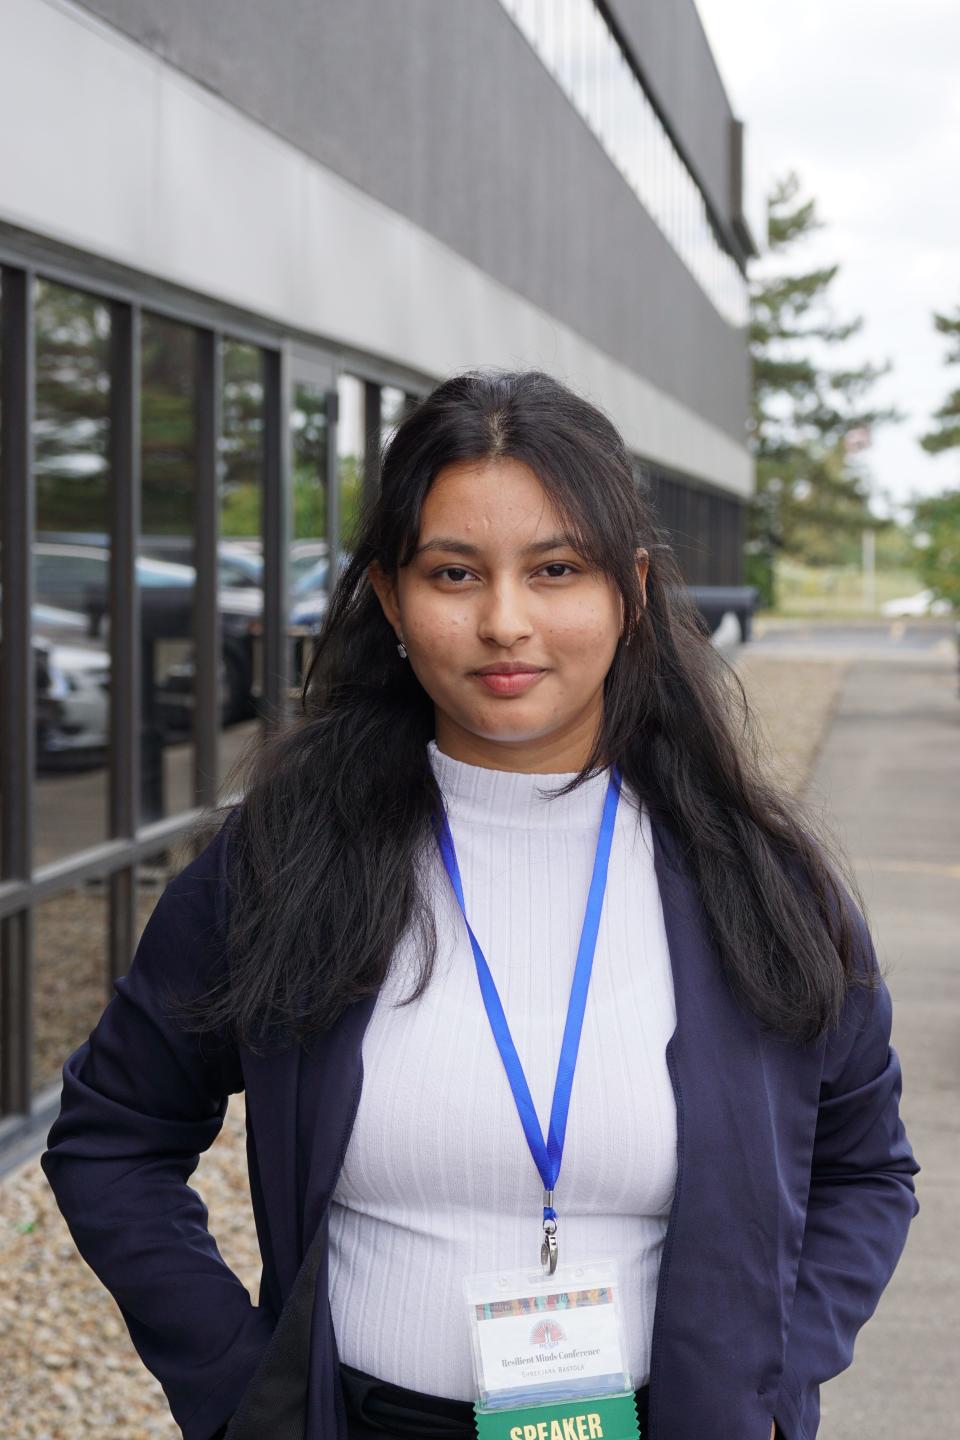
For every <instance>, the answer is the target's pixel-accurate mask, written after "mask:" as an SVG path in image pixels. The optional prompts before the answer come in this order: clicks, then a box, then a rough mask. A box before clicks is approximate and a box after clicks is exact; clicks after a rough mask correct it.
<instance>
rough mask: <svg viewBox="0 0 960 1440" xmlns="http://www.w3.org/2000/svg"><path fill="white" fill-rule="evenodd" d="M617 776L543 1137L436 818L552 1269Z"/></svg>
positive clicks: (446, 830) (444, 829)
mask: <svg viewBox="0 0 960 1440" xmlns="http://www.w3.org/2000/svg"><path fill="white" fill-rule="evenodd" d="M620 785H621V776H620V771H619V768H618V767H617V766H616V765H614V766H613V767H612V769H611V772H610V783H609V785H608V786H607V794H606V799H605V800H604V804H603V817H602V819H601V821H600V834H599V836H598V838H597V850H596V855H595V856H594V861H593V876H592V878H591V880H590V891H589V894H588V896H587V908H586V911H585V912H584V916H583V928H582V930H581V933H580V948H579V950H578V951H577V963H576V966H575V968H574V972H573V984H572V985H571V987H570V1000H569V1003H568V1005H567V1019H566V1023H565V1025H564V1028H563V1041H562V1043H561V1046H560V1060H559V1063H558V1065H557V1078H556V1082H555V1084H554V1090H553V1105H552V1107H551V1110H550V1129H549V1133H548V1136H547V1140H546V1142H545V1141H544V1138H543V1131H542V1130H541V1128H540V1121H539V1119H538V1117H537V1112H536V1109H535V1108H534V1104H533V1098H532V1096H531V1094H530V1087H529V1085H528V1084H527V1077H526V1075H524V1073H523V1066H522V1065H521V1063H520V1057H519V1055H518V1054H517V1047H516V1046H515V1045H514V1043H513V1036H512V1035H511V1034H510V1026H509V1025H508V1024H507V1017H506V1015H505V1014H504V1011H503V1005H502V1003H501V1000H500V994H499V991H498V990H497V985H496V981H495V980H494V978H493V976H492V974H491V973H490V967H489V965H488V964H487V961H486V958H485V957H484V954H483V951H482V950H481V949H480V946H479V944H478V942H477V937H476V936H475V935H474V933H473V930H472V929H471V928H470V922H469V920H467V911H466V906H465V904H464V899H463V885H462V883H461V880H460V868H459V866H458V865H457V853H456V850H455V849H454V844H453V836H452V834H451V833H450V823H449V821H448V819H447V813H446V809H445V808H443V802H442V800H441V807H442V813H441V816H440V818H439V819H438V820H437V822H436V829H437V843H438V845H439V847H440V854H441V856H442V857H443V863H444V866H445V867H446V871H447V874H448V875H449V877H450V882H451V884H452V885H453V890H454V894H455V895H456V897H457V903H458V904H459V906H460V910H461V912H462V914H463V919H464V923H465V924H466V927H467V933H468V934H469V936H470V944H471V946H472V947H473V958H474V961H475V962H476V967H477V979H478V980H479V982H480V994H481V995H482V997H483V1003H484V1006H485V1008H486V1012H487V1019H488V1020H489V1021H490V1029H491V1030H492V1031H493V1038H494V1039H495V1040H496V1042H497V1049H498V1050H499V1051H500V1058H501V1060H502V1061H503V1068H504V1069H505V1070H506V1072H507V1079H508V1080H509V1082H510V1089H511V1090H512V1092H513V1099H514V1103H515V1104H516V1107H517V1113H518V1115H519V1116H520V1123H521V1125H522V1126H523V1133H524V1135H525V1136H526V1137H527V1144H528V1145H529V1147H530V1154H531V1155H532V1156H533V1160H534V1164H535V1165H536V1167H537V1170H538V1171H539V1173H540V1179H541V1180H542V1181H543V1191H544V1205H543V1220H544V1232H545V1237H546V1238H545V1239H544V1247H543V1251H542V1252H541V1260H542V1261H543V1263H544V1265H547V1263H548V1256H549V1257H550V1264H549V1269H550V1273H551V1274H552V1273H553V1271H554V1270H555V1269H556V1248H557V1247H556V1239H555V1236H556V1221H557V1213H556V1211H555V1210H554V1208H553V1190H554V1186H555V1185H556V1182H557V1179H558V1177H559V1174H560V1162H561V1161H562V1159H563V1142H564V1139H565V1136H566V1132H567V1114H568V1112H569V1109H570V1093H571V1091H572V1089H573V1076H574V1072H575V1071H576V1068H577V1054H578V1052H579V1049H580V1035H581V1032H582V1030H583V1017H584V1012H585V1010H586V1006H587V992H588V991H589V989H590V975H591V972H592V970H593V957H594V952H595V951H596V948H597V932H598V931H599V928H600V913H601V911H602V909H603V896H604V891H605V890H606V887H607V868H608V865H609V862H610V849H611V846H612V844H613V827H614V823H615V821H616V817H617V805H618V802H619V800H620Z"/></svg>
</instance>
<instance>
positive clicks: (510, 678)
mask: <svg viewBox="0 0 960 1440" xmlns="http://www.w3.org/2000/svg"><path fill="white" fill-rule="evenodd" d="M546 673H547V672H546V670H518V671H515V672H514V674H513V675H506V674H499V675H497V674H492V675H491V674H487V675H479V674H477V673H476V672H474V679H475V680H481V681H482V682H483V684H484V685H486V687H487V689H488V690H492V691H493V693H494V695H522V694H523V692H524V691H525V690H529V689H530V686H531V685H536V683H537V681H538V680H542V679H543V677H544V675H546Z"/></svg>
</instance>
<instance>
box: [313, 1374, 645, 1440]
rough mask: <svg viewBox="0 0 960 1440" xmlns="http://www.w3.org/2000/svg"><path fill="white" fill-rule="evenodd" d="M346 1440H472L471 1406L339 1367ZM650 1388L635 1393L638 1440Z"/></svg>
mask: <svg viewBox="0 0 960 1440" xmlns="http://www.w3.org/2000/svg"><path fill="white" fill-rule="evenodd" d="M340 1376H341V1379H342V1381H343V1393H344V1396H345V1398H346V1404H347V1415H348V1416H349V1433H350V1440H388V1437H389V1440H394V1437H395V1440H474V1437H475V1436H476V1433H477V1432H476V1429H475V1428H474V1423H473V1406H472V1405H471V1404H469V1403H468V1402H467V1401H465V1400H444V1399H442V1398H440V1397H439V1396H437V1395H421V1394H420V1393H419V1392H418V1391H416V1390H405V1389H403V1387H402V1386H399V1385H388V1384H387V1383H386V1382H385V1381H382V1380H375V1379H374V1378H373V1377H372V1376H371V1375H364V1374H362V1373H361V1371H359V1370H353V1369H351V1367H350V1366H349V1365H341V1366H340ZM648 1393H649V1386H647V1385H644V1386H643V1388H642V1389H640V1390H638V1391H637V1413H638V1415H639V1416H640V1432H641V1435H643V1434H645V1433H646V1429H647V1397H648Z"/></svg>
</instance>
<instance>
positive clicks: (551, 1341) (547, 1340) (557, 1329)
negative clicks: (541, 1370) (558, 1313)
mask: <svg viewBox="0 0 960 1440" xmlns="http://www.w3.org/2000/svg"><path fill="white" fill-rule="evenodd" d="M566 1338H567V1337H566V1335H565V1334H564V1332H563V1328H562V1327H561V1326H560V1325H558V1324H557V1322H556V1320H541V1321H540V1322H539V1324H537V1325H534V1327H533V1329H532V1330H531V1331H530V1344H531V1345H547V1346H549V1347H551V1348H552V1347H553V1346H554V1345H562V1344H563V1342H564V1340H566Z"/></svg>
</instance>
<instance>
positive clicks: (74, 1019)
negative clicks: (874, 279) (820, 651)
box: [0, 0, 752, 1147]
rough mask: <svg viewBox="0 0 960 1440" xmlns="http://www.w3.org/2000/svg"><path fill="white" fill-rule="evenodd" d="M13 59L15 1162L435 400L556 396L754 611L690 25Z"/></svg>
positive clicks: (47, 42)
mask: <svg viewBox="0 0 960 1440" xmlns="http://www.w3.org/2000/svg"><path fill="white" fill-rule="evenodd" d="M5 31H6V42H5V44H4V46H3V47H2V50H0V160H2V164H0V262H2V266H3V269H2V282H0V322H2V329H0V374H2V409H0V455H2V466H3V498H2V508H0V585H2V606H3V609H2V636H3V642H2V648H0V686H2V704H3V712H4V726H3V732H2V747H0V749H2V755H0V767H2V768H0V781H2V788H0V926H2V931H0V933H2V965H3V970H2V981H3V983H2V991H0V1038H2V1057H0V1101H2V1110H3V1117H4V1118H2V1119H0V1147H2V1146H3V1145H4V1144H6V1145H7V1146H8V1147H10V1146H12V1145H14V1144H15V1143H19V1142H20V1140H21V1139H22V1137H24V1136H25V1135H26V1134H28V1133H29V1132H30V1130H31V1128H32V1129H33V1130H34V1131H36V1129H37V1127H38V1126H42V1125H43V1124H44V1123H45V1119H46V1117H47V1116H48V1115H49V1113H50V1106H51V1105H52V1104H53V1103H54V1102H55V1096H56V1086H57V1078H58V1074H59V1066H60V1064H62V1061H63V1058H65V1055H66V1053H68V1051H69V1050H70V1049H72V1048H73V1047H74V1046H75V1045H76V1044H78V1043H79V1041H80V1040H81V1039H82V1038H83V1037H84V1035H85V1034H86V1033H87V1031H88V1030H89V1028H90V1026H91V1024H92V1023H93V1022H94V1021H95V1019H96V1017H97V1015H98V1014H99V1011H100V1009H101V1008H102V1005H103V1003H104V1001H105V1000H106V998H107V997H108V994H109V983H110V980H111V979H112V978H113V977H115V976H116V975H118V974H122V973H123V971H124V970H125V969H126V967H127V965H128V964H129V959H130V956H131V955H132V953H133V949H134V947H135V944H136V940H137V938H138V935H139V932H140V929H141V928H142V925H143V923H144V921H145V919H146V916H147V915H148V914H149V911H150V909H151V908H152V904H153V902H154V901H155V899H156V895H157V892H158V888H159V886H161V885H162V883H163V882H164V878H165V876H166V875H167V874H168V873H169V868H170V866H171V865H174V864H176V863H178V862H182V859H183V858H184V857H183V856H182V855H179V856H178V854H177V841H178V837H179V836H181V835H182V834H183V833H184V831H185V829H186V827H187V826H188V825H189V823H190V822H191V820H192V819H193V818H194V817H195V816H196V815H197V813H198V812H199V811H200V810H201V809H202V808H203V807H204V806H206V805H208V804H210V803H211V802H212V801H213V800H214V799H216V798H217V796H218V795H219V796H222V795H223V794H224V793H225V787H227V788H228V787H229V777H230V765H231V763H232V761H233V760H234V759H235V758H236V756H237V755H238V754H240V753H241V751H242V749H243V746H244V745H245V744H246V743H247V741H248V740H249V738H250V735H251V734H252V733H253V731H255V729H256V727H257V726H259V725H261V724H263V723H268V722H269V718H270V717H271V716H272V715H274V714H277V713H280V712H281V711H282V710H283V709H284V708H285V707H286V706H287V705H288V703H289V701H290V698H291V696H292V695H293V694H294V693H295V688H296V679H297V676H298V675H299V673H300V672H301V668H302V665H303V663H304V657H305V653H306V651H307V649H308V647H309V635H310V630H311V627H312V626H313V625H314V624H315V623H316V621H317V618H318V616H319V615H321V614H322V610H323V605H324V600H325V594H326V592H327V590H328V588H329V581H330V576H331V575H333V574H335V573H336V566H337V563H338V554H339V552H340V551H341V549H342V548H343V547H345V546H348V545H349V533H350V525H351V519H352V516H353V515H354V514H355V512H356V506H357V504H358V501H359V498H360V497H361V496H362V494H363V490H364V487H365V486H373V485H375V484H376V450H377V446H378V444H379V443H380V441H381V440H382V438H383V437H384V436H385V435H386V434H387V433H388V432H389V428H390V426H391V425H392V424H393V423H394V421H395V420H396V419H397V418H398V417H399V416H400V415H401V414H402V413H403V410H404V407H405V406H407V405H408V404H409V403H411V401H412V400H415V399H416V397H418V396H420V395H422V394H424V393H425V392H426V391H427V390H428V389H429V388H430V387H431V385H432V384H433V383H435V382H436V380H438V379H439V378H441V377H442V376H444V375H445V374H449V373H451V372H452V371H454V370H457V369H460V368H464V367H466V366H473V365H510V366H516V367H521V366H527V365H530V366H533V365H535V366H538V367H541V368H544V369H547V370H549V371H551V372H552V373H554V374H556V375H558V377H559V378H561V379H564V380H566V381H567V382H568V383H570V384H571V385H573V386H574V387H575V388H577V389H579V390H581V391H582V392H583V393H585V394H587V395H589V396H590V398H592V399H593V400H595V401H596V402H597V403H599V404H600V405H601V406H602V407H603V408H604V409H605V410H606V411H607V412H608V413H609V414H610V415H611V417H612V418H613V419H614V421H615V422H616V423H617V424H618V425H619V427H620V429H621V430H622V432H623V434H624V436H625V438H626V439H627V442H628V444H629V445H630V447H631V450H632V451H633V453H634V454H635V456H636V459H637V467H638V476H639V477H640V479H641V481H642V483H646V484H649V485H650V487H651V489H652V491H653V494H654V497H655V500H656V502H657V504H658V506H659V509H660V513H661V517H662V519H663V521H664V523H665V525H666V527H667V530H668V531H669V533H670V536H671V539H672V543H673V544H674V545H675V548H676V550H677V553H678V557H679V559H680V561H681V564H682V566H683V568H684V572H685V574H686V577H687V579H688V580H689V581H690V583H692V584H698V585H723V584H736V583H738V582H739V580H740V579H741V557H742V544H743V533H744V525H743V519H744V507H745V504H746V501H747V500H748V498H749V496H750V494H751V491H752V467H751V461H750V456H749V453H748V449H747V443H746V438H747V437H746V420H747V413H748V383H749V367H748V356H747V348H746V330H745V327H746V320H747V293H746V280H745V267H746V264H747V260H748V258H749V256H750V254H751V253H752V241H751V238H750V234H749V231H748V228H747V225H746V222H745V220H744V218H743V197H742V181H743V177H742V127H741V125H740V123H739V121H738V120H737V118H736V117H735V116H734V115H733V114H732V112H731V109H730V106H729V103H728V101H727V98H726V96H725V94H724V91H723V86H722V84H721V82H720V79H719V76H718V73H717V70H716V67H715V64H714V62H713V57H712V55H711V53H710V50H709V47H708V45H707V42H706V39H705V36H704V33H703V30H702V27H701V25H700V22H699V18H698V16H697V13H696V10H695V7H694V5H693V3H692V0H670V3H664V4H662V5H658V6H656V7H654V6H649V5H643V4H641V3H640V0H609V3H602V4H596V3H593V0H322V3H319V4H318V3H315V0H275V3H273V4H270V5H264V4H262V3H259V0H205V3H204V4H203V5H196V4H194V3H192V0H167V3H165V4H164V5H162V6H158V5H156V4H154V3H151V0H85V3H83V4H80V3H73V0H7V6H6V9H5ZM69 937H72V938H69Z"/></svg>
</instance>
